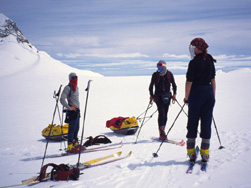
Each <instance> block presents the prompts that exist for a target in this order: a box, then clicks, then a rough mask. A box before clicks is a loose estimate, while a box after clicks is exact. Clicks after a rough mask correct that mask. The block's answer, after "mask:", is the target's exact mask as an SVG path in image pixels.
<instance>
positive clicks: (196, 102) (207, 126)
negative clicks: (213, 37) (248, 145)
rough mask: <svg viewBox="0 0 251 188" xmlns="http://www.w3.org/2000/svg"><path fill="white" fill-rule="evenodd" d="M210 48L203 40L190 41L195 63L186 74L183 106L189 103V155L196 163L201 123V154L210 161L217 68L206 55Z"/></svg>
mask: <svg viewBox="0 0 251 188" xmlns="http://www.w3.org/2000/svg"><path fill="white" fill-rule="evenodd" d="M207 48H208V44H207V43H206V42H205V41H204V40H203V39H202V38H195V39H193V40H192V41H191V43H190V46H189V50H190V54H191V58H192V60H191V61H190V62H189V65H188V70H187V73H186V85H185V98H184V103H188V122H187V135H186V137H187V154H188V156H189V158H190V160H191V161H193V160H195V159H196V157H197V156H196V153H195V140H196V137H197V131H198V124H199V120H200V123H201V130H200V137H201V138H202V141H201V148H200V154H201V157H202V160H203V161H207V160H208V159H209V146H210V138H211V123H212V116H213V108H214V104H215V89H216V83H215V66H214V62H216V60H215V59H213V57H212V56H211V55H210V54H208V53H207Z"/></svg>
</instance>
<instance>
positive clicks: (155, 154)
mask: <svg viewBox="0 0 251 188" xmlns="http://www.w3.org/2000/svg"><path fill="white" fill-rule="evenodd" d="M185 105H186V104H184V105H183V106H182V108H181V110H180V111H179V113H178V115H177V116H176V118H175V120H174V122H173V124H172V126H171V127H170V129H169V130H168V132H167V134H166V137H167V136H168V134H169V132H170V131H171V129H172V128H173V126H174V124H175V122H176V120H177V119H178V117H179V115H180V113H181V112H182V110H183V108H184V106H185ZM164 141H165V140H162V142H161V144H160V146H159V148H158V150H157V151H156V153H153V157H158V154H157V153H158V152H159V150H160V148H161V146H162V144H163V143H164Z"/></svg>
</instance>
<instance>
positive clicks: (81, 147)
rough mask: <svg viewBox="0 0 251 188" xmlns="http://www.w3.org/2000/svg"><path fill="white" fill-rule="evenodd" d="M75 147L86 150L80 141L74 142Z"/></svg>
mask: <svg viewBox="0 0 251 188" xmlns="http://www.w3.org/2000/svg"><path fill="white" fill-rule="evenodd" d="M73 145H74V147H75V148H77V149H80V150H81V151H82V150H85V147H84V146H81V145H80V144H79V142H78V141H75V140H73Z"/></svg>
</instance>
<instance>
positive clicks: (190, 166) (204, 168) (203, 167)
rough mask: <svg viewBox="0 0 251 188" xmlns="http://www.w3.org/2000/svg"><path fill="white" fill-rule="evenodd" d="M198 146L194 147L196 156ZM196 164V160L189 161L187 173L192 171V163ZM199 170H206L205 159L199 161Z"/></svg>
mask: <svg viewBox="0 0 251 188" xmlns="http://www.w3.org/2000/svg"><path fill="white" fill-rule="evenodd" d="M199 150H200V149H199V147H198V146H197V147H196V149H195V152H196V156H198V153H199ZM195 164H196V161H189V166H188V169H187V171H186V173H187V174H192V172H193V168H194V165H195ZM200 170H201V171H202V172H206V170H207V162H205V161H201V166H200Z"/></svg>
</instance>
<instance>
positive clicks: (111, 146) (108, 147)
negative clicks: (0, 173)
mask: <svg viewBox="0 0 251 188" xmlns="http://www.w3.org/2000/svg"><path fill="white" fill-rule="evenodd" d="M122 146H123V143H122V141H121V142H119V143H114V144H109V145H103V146H96V147H93V148H87V149H85V150H82V151H81V153H90V152H96V151H105V150H111V149H117V148H121V147H122ZM76 154H79V152H77V153H68V152H63V153H61V154H52V155H46V156H45V158H57V157H63V156H70V155H76ZM39 159H43V157H42V156H38V157H31V158H26V159H22V160H23V161H30V160H39Z"/></svg>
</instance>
